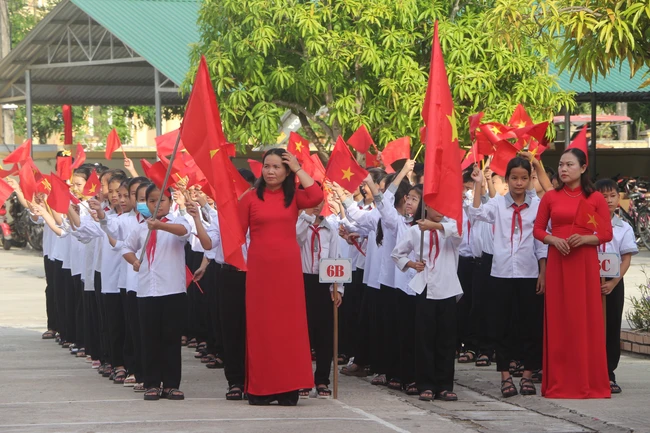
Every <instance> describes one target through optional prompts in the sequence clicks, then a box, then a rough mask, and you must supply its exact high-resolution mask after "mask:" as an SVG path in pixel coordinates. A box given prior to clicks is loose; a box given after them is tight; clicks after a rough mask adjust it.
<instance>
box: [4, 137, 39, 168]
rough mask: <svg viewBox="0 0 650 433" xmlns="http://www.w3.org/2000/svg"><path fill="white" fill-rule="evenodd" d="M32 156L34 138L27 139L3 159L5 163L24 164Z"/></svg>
mask: <svg viewBox="0 0 650 433" xmlns="http://www.w3.org/2000/svg"><path fill="white" fill-rule="evenodd" d="M31 157H32V140H31V139H29V140H25V142H24V143H23V144H21V145H20V146H18V147H17V148H16V149H15V150H14V151H13V152H11V153H10V154H9V156H7V157H6V158H5V159H3V160H2V163H3V164H22V163H24V162H25V161H27V160H28V159H30V158H31Z"/></svg>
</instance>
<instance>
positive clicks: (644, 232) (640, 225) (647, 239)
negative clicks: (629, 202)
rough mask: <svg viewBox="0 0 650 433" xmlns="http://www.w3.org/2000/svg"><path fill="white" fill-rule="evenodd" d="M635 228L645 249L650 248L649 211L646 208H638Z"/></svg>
mask: <svg viewBox="0 0 650 433" xmlns="http://www.w3.org/2000/svg"><path fill="white" fill-rule="evenodd" d="M637 229H638V230H639V237H640V238H641V241H643V245H644V246H645V247H646V249H648V250H650V211H648V209H646V208H643V209H639V214H638V216H637Z"/></svg>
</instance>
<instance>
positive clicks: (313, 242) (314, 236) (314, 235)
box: [309, 225, 323, 269]
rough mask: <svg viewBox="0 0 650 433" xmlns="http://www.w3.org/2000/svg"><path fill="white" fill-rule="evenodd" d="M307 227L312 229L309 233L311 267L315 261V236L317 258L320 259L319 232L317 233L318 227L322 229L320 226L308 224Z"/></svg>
mask: <svg viewBox="0 0 650 433" xmlns="http://www.w3.org/2000/svg"><path fill="white" fill-rule="evenodd" d="M309 228H310V229H311V231H312V234H311V267H312V269H313V268H314V263H315V262H314V250H315V249H316V244H315V242H316V238H318V260H320V253H321V244H320V233H318V232H320V229H322V228H323V227H321V226H318V227H314V226H312V225H310V226H309Z"/></svg>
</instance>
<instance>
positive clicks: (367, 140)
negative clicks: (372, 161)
mask: <svg viewBox="0 0 650 433" xmlns="http://www.w3.org/2000/svg"><path fill="white" fill-rule="evenodd" d="M348 144H350V146H352V147H354V149H355V150H356V151H357V152H359V153H367V152H368V150H370V146H374V145H375V142H374V141H373V140H372V137H371V136H370V133H369V132H368V128H366V126H365V125H361V126H359V128H358V129H357V130H356V131H354V134H352V135H351V136H350V138H348Z"/></svg>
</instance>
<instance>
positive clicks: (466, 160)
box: [460, 144, 484, 170]
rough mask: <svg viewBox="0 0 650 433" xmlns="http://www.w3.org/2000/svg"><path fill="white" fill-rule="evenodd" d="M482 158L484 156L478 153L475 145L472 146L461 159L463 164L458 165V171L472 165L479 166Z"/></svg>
mask: <svg viewBox="0 0 650 433" xmlns="http://www.w3.org/2000/svg"><path fill="white" fill-rule="evenodd" d="M483 158H484V156H483V155H481V154H480V153H479V151H478V149H477V146H476V144H474V146H472V147H471V148H470V149H469V150H468V151H467V154H465V156H464V157H463V162H462V164H461V165H460V169H461V170H465V169H466V168H467V167H469V166H470V165H472V164H479V163H480V162H481V161H483Z"/></svg>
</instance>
